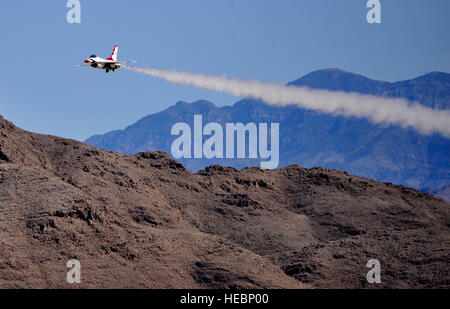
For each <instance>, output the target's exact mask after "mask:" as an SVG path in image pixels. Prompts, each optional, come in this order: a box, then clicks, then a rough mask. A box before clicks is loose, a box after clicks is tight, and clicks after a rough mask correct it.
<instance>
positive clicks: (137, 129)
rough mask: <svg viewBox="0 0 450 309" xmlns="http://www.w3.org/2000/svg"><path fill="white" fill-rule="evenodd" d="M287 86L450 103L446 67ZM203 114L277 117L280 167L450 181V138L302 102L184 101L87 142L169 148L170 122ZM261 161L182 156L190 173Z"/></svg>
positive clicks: (123, 148)
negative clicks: (397, 76) (387, 78)
mask: <svg viewBox="0 0 450 309" xmlns="http://www.w3.org/2000/svg"><path fill="white" fill-rule="evenodd" d="M288 85H290V86H297V87H305V86H306V87H310V88H314V89H326V90H331V91H345V92H357V93H362V94H370V95H377V96H383V97H390V98H405V99H407V100H410V101H417V102H420V104H423V105H426V106H428V107H431V108H435V109H449V108H450V105H449V102H450V74H448V73H443V72H432V73H429V74H426V75H423V76H420V77H417V78H414V79H411V80H406V81H399V82H394V83H391V82H384V81H375V80H372V79H369V78H366V77H364V76H361V75H357V74H353V73H349V72H345V71H341V70H338V69H325V70H319V71H315V72H312V73H310V74H307V75H306V76H304V77H302V78H299V79H297V80H295V81H292V82H290V83H288ZM198 114H200V115H202V117H203V123H209V122H217V123H219V124H221V125H222V126H225V123H229V122H234V123H237V122H242V123H244V124H246V123H250V122H253V123H256V124H258V123H264V122H267V123H279V124H280V133H279V136H280V141H279V143H280V154H279V155H280V160H279V167H284V166H288V165H290V164H299V165H301V166H303V167H307V168H311V167H314V166H322V167H326V168H330V169H339V170H343V171H346V172H349V173H351V174H355V175H360V176H363V177H368V178H372V179H375V180H377V181H383V182H392V183H396V184H402V185H406V186H409V187H413V188H418V189H424V190H427V191H429V192H432V191H433V190H437V189H438V188H443V187H446V186H448V185H449V184H450V155H449V154H450V153H449V150H450V139H446V138H444V137H442V136H441V135H438V134H434V135H422V134H419V133H417V132H416V131H414V130H412V129H409V128H401V127H397V126H393V125H380V124H373V123H371V122H369V121H368V120H366V119H358V118H355V117H344V116H337V115H329V114H324V113H320V112H316V111H310V110H305V109H301V108H299V107H296V106H285V107H278V106H271V105H267V104H265V103H264V102H261V101H257V100H253V99H244V100H241V101H239V102H237V103H235V104H234V105H232V106H224V107H217V106H215V105H214V104H213V103H211V102H207V101H204V100H200V101H197V102H194V103H186V102H183V101H180V102H178V103H177V104H175V105H174V106H171V107H169V108H168V109H166V110H164V111H162V112H159V113H156V114H152V115H148V116H145V117H144V118H142V119H140V120H139V121H137V122H136V123H135V124H132V125H130V126H128V127H127V128H125V129H123V130H117V131H112V132H109V133H106V134H103V135H95V136H92V137H90V138H89V139H87V140H86V142H87V143H88V144H90V145H93V146H97V147H100V148H103V149H107V150H111V151H116V152H121V153H127V154H131V153H137V152H142V151H151V150H163V151H166V152H168V153H171V145H172V143H173V141H174V140H175V139H176V138H177V136H174V135H171V128H172V126H173V125H174V124H175V123H178V122H185V123H188V124H190V125H191V127H192V126H193V118H194V115H198ZM449 125H450V124H449ZM260 161H261V160H260V158H258V159H205V158H202V159H194V158H192V159H184V158H182V159H180V162H182V163H183V164H185V165H186V167H187V168H188V169H190V170H192V171H198V170H201V169H203V168H205V167H206V166H210V165H214V164H221V165H226V166H233V167H236V168H244V167H246V166H259V162H260ZM425 188H426V189H425ZM445 192H448V191H445ZM441 197H443V198H450V197H447V196H446V195H443V196H441Z"/></svg>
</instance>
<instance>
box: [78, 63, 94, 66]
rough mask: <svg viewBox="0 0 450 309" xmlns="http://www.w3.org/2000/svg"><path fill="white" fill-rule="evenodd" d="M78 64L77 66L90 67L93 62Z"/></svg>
mask: <svg viewBox="0 0 450 309" xmlns="http://www.w3.org/2000/svg"><path fill="white" fill-rule="evenodd" d="M76 66H77V67H89V66H91V64H90V63H83V64H77V65H76Z"/></svg>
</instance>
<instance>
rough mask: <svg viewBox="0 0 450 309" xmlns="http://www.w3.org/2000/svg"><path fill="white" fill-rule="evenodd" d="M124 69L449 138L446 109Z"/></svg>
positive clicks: (355, 96)
mask: <svg viewBox="0 0 450 309" xmlns="http://www.w3.org/2000/svg"><path fill="white" fill-rule="evenodd" d="M124 68H125V69H128V70H131V71H135V72H138V73H143V74H146V75H150V76H153V77H158V78H163V79H165V80H167V81H169V82H172V83H178V84H184V85H191V86H195V87H199V88H203V89H208V90H214V91H219V92H225V93H229V94H232V95H234V96H237V97H243V98H255V99H260V100H262V101H264V102H266V103H267V104H271V105H277V106H283V105H290V104H295V105H298V106H299V107H302V108H304V109H310V110H316V111H321V112H324V113H333V114H339V115H345V116H355V117H359V118H367V119H369V120H370V121H372V122H374V123H386V124H393V125H400V126H402V127H412V128H414V129H415V130H417V131H418V132H420V133H423V134H431V133H436V132H437V133H440V134H442V135H443V136H445V137H447V138H449V137H450V110H436V109H432V108H429V107H426V106H423V105H420V104H418V103H410V102H408V101H406V100H404V99H388V98H383V97H377V96H371V95H361V94H356V93H345V92H340V91H327V90H315V89H309V88H306V87H294V86H292V87H291V86H284V85H279V84H270V83H261V82H258V81H241V80H237V79H229V78H226V77H218V76H207V75H203V74H192V73H186V72H176V71H165V70H157V69H145V68H137V67H131V66H124Z"/></svg>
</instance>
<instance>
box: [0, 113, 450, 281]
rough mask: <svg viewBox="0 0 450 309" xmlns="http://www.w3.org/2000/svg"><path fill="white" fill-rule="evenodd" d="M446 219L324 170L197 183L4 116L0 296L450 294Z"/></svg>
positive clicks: (439, 210) (144, 160) (166, 167)
mask: <svg viewBox="0 0 450 309" xmlns="http://www.w3.org/2000/svg"><path fill="white" fill-rule="evenodd" d="M449 206H450V203H448V202H444V201H442V200H439V199H437V198H435V197H433V196H432V195H430V194H426V193H423V192H420V191H416V190H413V189H409V188H406V187H401V186H395V185H392V184H386V183H378V182H375V181H373V180H370V179H365V178H360V177H356V176H351V175H348V174H347V173H343V172H340V171H336V170H327V169H323V168H313V169H304V168H301V167H300V166H297V165H295V166H290V167H287V168H282V169H278V170H273V171H268V170H261V169H258V168H249V169H244V170H242V171H239V170H236V169H234V168H226V167H221V166H212V167H209V168H207V169H206V170H203V171H201V172H199V173H197V174H194V173H191V172H189V171H187V170H186V169H185V168H184V166H183V165H181V164H180V163H178V162H177V161H175V160H172V159H171V158H170V157H169V155H168V154H166V153H163V152H147V153H139V154H136V155H123V154H119V153H112V152H108V151H104V150H100V149H98V148H94V147H91V146H88V145H86V144H84V143H80V142H77V141H73V140H67V139H63V138H58V137H54V136H47V135H40V134H34V133H29V132H26V131H24V130H21V129H19V128H17V127H15V126H14V125H13V124H11V123H10V122H8V121H6V120H4V119H3V118H1V117H0V288H72V287H78V288H317V287H319V288H366V287H370V288H372V287H381V288H407V287H410V288H422V287H425V288H448V287H449V286H450V279H449V278H450V276H449V271H448V269H449V264H450V263H449V262H450V258H449V252H450V230H449V228H450V213H449V210H450V207H449ZM72 258H76V259H78V260H79V261H80V262H81V267H82V282H81V283H80V284H78V285H69V284H68V283H67V282H66V273H67V271H68V269H67V268H66V262H67V260H69V259H72ZM369 259H378V260H380V262H381V267H382V273H381V276H382V283H381V284H379V285H375V286H374V285H369V284H368V283H367V281H366V274H367V271H368V270H369V269H368V268H367V267H366V263H367V261H368V260H369Z"/></svg>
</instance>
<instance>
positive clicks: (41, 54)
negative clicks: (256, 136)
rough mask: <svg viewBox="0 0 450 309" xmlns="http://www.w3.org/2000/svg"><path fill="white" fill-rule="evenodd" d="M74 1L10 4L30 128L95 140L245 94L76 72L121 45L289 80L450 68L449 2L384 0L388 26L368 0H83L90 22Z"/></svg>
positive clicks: (2, 34) (161, 64)
mask: <svg viewBox="0 0 450 309" xmlns="http://www.w3.org/2000/svg"><path fill="white" fill-rule="evenodd" d="M66 2H67V1H66V0H58V1H55V0H39V1H33V0H28V1H25V0H14V1H12V0H10V1H1V3H0V40H1V43H0V47H1V48H0V58H1V67H0V114H1V115H3V116H4V117H5V118H7V119H9V120H11V121H13V122H14V123H15V124H16V125H18V126H20V127H22V128H24V129H27V130H31V131H36V132H41V133H47V134H53V135H58V136H63V137H69V138H75V139H79V140H84V139H86V138H87V137H89V136H91V135H93V134H98V133H104V132H106V131H110V130H113V129H120V128H124V127H125V126H127V125H129V124H132V123H134V122H135V121H136V120H138V119H140V118H141V117H143V116H145V115H147V114H150V113H155V112H158V111H161V110H163V109H165V108H167V107H169V106H170V105H173V104H175V103H176V102H177V101H179V100H184V101H188V102H191V101H195V100H199V99H207V100H210V101H212V102H214V103H216V104H217V105H219V106H222V105H231V104H233V103H234V102H235V101H237V100H238V98H235V97H232V96H227V95H224V94H218V93H214V92H209V91H205V90H200V89H195V88H192V87H187V86H179V85H172V84H169V83H166V82H164V81H160V80H157V79H153V78H150V77H147V76H143V75H139V74H136V73H133V72H128V71H125V70H119V71H116V72H115V73H113V74H111V73H110V74H105V73H104V71H100V70H94V69H91V68H77V67H75V65H76V64H78V63H81V62H82V61H83V59H85V58H86V57H88V56H89V55H90V54H92V53H95V54H97V55H99V56H109V55H110V53H111V50H112V47H113V45H114V44H119V46H120V49H119V58H120V59H121V60H126V59H134V60H139V63H138V65H139V66H142V67H154V68H159V69H173V70H183V71H189V72H199V73H205V74H218V75H222V74H226V75H227V76H229V77H236V78H241V79H257V80H261V81H266V82H278V83H286V82H289V81H291V80H294V79H297V78H299V77H301V76H303V75H305V74H307V73H309V72H311V71H314V70H317V69H322V68H327V67H336V68H340V69H343V70H347V71H351V72H355V73H359V74H363V75H365V76H368V77H370V78H374V79H379V80H388V81H395V80H404V79H410V78H413V77H416V76H419V75H422V74H424V73H427V72H430V71H445V72H449V71H450V31H449V30H450V17H449V14H450V1H448V0H429V1H424V0H381V4H382V24H368V23H367V22H366V13H367V11H368V9H367V8H366V2H367V1H366V0H328V1H326V0H292V1H288V0H276V1H275V0H272V1H268V0H212V1H206V0H177V1H173V0H152V1H137V0H136V1H129V0H128V1H126V0H116V1H113V0H108V1H106V0H81V4H82V17H81V18H82V20H81V21H82V23H81V24H68V23H67V22H66V13H67V11H68V9H67V8H66Z"/></svg>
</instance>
